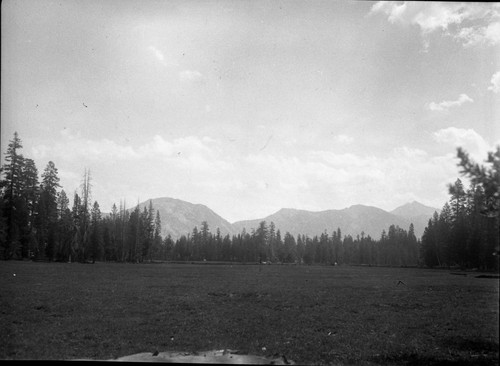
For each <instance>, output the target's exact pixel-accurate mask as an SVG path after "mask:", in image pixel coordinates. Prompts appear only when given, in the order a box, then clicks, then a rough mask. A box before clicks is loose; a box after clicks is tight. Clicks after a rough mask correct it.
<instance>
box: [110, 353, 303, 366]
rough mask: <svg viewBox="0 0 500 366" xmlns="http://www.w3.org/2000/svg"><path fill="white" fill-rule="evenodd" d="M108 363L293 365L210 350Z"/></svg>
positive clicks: (282, 359) (143, 355)
mask: <svg viewBox="0 0 500 366" xmlns="http://www.w3.org/2000/svg"><path fill="white" fill-rule="evenodd" d="M109 361H125V362H165V363H167V362H174V363H220V364H250V365H270V364H272V365H293V364H294V362H293V361H291V360H288V359H287V358H286V357H285V356H281V357H273V358H267V357H263V356H255V355H244V354H239V353H238V351H235V350H212V351H206V352H196V353H188V352H155V353H150V352H145V353H137V354H134V355H130V356H123V357H119V358H117V359H114V360H109Z"/></svg>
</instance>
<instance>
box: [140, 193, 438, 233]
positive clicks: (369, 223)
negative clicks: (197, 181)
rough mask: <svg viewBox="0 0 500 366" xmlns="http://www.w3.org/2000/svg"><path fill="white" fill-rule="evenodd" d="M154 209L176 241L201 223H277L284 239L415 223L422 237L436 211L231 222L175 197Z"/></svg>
mask: <svg viewBox="0 0 500 366" xmlns="http://www.w3.org/2000/svg"><path fill="white" fill-rule="evenodd" d="M151 201H152V203H153V208H154V210H155V211H156V210H158V211H159V212H160V218H161V224H162V236H163V237H166V236H167V235H170V236H171V237H172V238H173V239H174V240H175V239H177V238H179V237H180V236H181V235H187V234H191V233H192V232H193V229H194V227H195V226H196V227H198V229H200V227H201V223H202V222H203V221H206V222H207V224H208V227H209V229H210V231H211V232H212V233H215V232H216V230H217V228H219V229H220V232H221V234H222V235H223V236H224V235H226V234H229V235H236V234H238V233H241V232H242V230H243V229H245V230H246V231H247V232H251V230H252V229H256V228H257V227H258V226H259V223H260V222H261V221H266V222H267V224H270V223H271V222H273V223H274V225H275V227H276V230H278V229H279V230H280V232H281V234H282V237H283V236H284V234H285V233H286V232H289V233H290V234H292V235H294V236H296V235H298V234H304V235H308V236H310V237H313V236H314V235H321V233H323V232H324V231H325V230H326V231H327V233H328V234H329V235H331V233H332V231H333V230H337V228H340V230H341V232H342V235H351V236H353V237H356V236H357V235H361V233H362V232H363V233H364V234H365V236H368V235H369V236H371V237H372V238H373V239H375V240H378V239H380V235H381V233H382V230H385V231H386V232H387V231H388V229H389V226H390V225H397V226H399V227H401V228H402V229H405V230H408V228H409V227H410V224H411V223H413V225H414V228H415V235H416V236H417V238H420V237H421V236H422V234H423V231H424V229H425V227H426V226H427V224H428V221H429V219H430V218H431V217H432V215H433V214H434V212H435V211H439V210H437V209H435V208H432V207H429V206H425V205H423V204H421V203H419V202H416V201H414V202H412V203H407V204H405V205H403V206H400V207H398V208H396V209H394V210H392V211H390V212H388V211H385V210H382V209H380V208H377V207H372V206H364V205H354V206H351V207H349V208H344V209H341V210H326V211H317V212H316V211H306V210H297V209H291V208H283V209H281V210H279V211H278V212H276V213H274V214H272V215H269V216H267V217H263V218H260V219H255V220H245V221H237V222H234V223H232V224H231V223H230V222H229V221H227V220H226V219H224V218H223V217H221V216H220V215H218V214H216V213H215V212H214V211H212V210H211V209H210V208H208V207H207V206H205V205H201V204H193V203H190V202H186V201H182V200H179V199H175V198H169V197H162V198H154V199H151ZM149 202H150V200H148V201H145V202H142V203H140V204H139V208H140V209H141V210H143V209H144V207H148V206H149Z"/></svg>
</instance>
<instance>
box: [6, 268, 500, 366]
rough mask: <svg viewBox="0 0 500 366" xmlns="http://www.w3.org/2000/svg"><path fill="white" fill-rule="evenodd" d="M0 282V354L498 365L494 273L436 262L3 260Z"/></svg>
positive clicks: (19, 356)
mask: <svg viewBox="0 0 500 366" xmlns="http://www.w3.org/2000/svg"><path fill="white" fill-rule="evenodd" d="M14 273H15V274H16V276H13V274H14ZM478 275H480V274H478ZM398 281H403V282H404V283H405V285H398ZM0 288H1V289H2V290H1V291H0V314H1V317H0V329H2V331H1V332H0V358H2V359H37V360H38V359H59V360H68V359H96V360H108V359H115V358H118V357H122V356H126V355H133V354H136V353H144V352H154V351H155V350H158V351H159V352H174V351H175V352H198V351H200V350H207V349H212V350H213V349H236V350H239V351H240V352H242V354H253V355H257V356H263V357H273V356H274V355H280V356H281V355H284V356H285V357H286V358H287V359H291V360H294V361H295V362H296V363H299V364H366V365H373V364H387V363H392V364H409V365H416V364H424V365H426V364H427V365H434V364H442V363H448V364H459V363H467V364H471V365H490V364H493V363H495V364H497V363H498V344H499V334H498V316H499V311H498V293H499V291H498V281H495V280H491V279H477V278H474V277H473V276H450V275H449V272H444V271H432V270H423V269H415V268H376V267H343V266H337V267H333V266H325V267H321V266H317V267H315V266H278V265H276V266H275V265H270V266H259V265H246V266H231V265H222V264H221V265H217V266H210V265H206V264H200V265H196V264H194V265H191V264H154V265H148V264H134V265H133V264H117V263H108V264H106V263H96V264H94V265H88V264H85V265H83V264H76V263H73V264H67V263H32V262H14V261H10V262H2V263H0Z"/></svg>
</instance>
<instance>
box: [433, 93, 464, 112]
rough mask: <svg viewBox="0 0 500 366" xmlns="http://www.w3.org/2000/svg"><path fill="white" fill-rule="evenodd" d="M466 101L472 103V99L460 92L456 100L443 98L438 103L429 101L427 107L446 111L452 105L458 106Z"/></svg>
mask: <svg viewBox="0 0 500 366" xmlns="http://www.w3.org/2000/svg"><path fill="white" fill-rule="evenodd" d="M466 102H469V103H472V102H474V100H473V99H472V98H470V97H469V96H468V95H467V94H460V96H459V97H458V99H457V100H445V101H442V102H440V103H435V102H431V103H429V106H428V107H429V109H430V110H431V111H439V112H443V111H448V110H449V109H450V108H452V107H460V106H461V105H462V104H464V103H466Z"/></svg>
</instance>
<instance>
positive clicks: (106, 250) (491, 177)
mask: <svg viewBox="0 0 500 366" xmlns="http://www.w3.org/2000/svg"><path fill="white" fill-rule="evenodd" d="M21 150H22V142H21V140H20V138H19V136H18V134H17V133H15V134H14V138H13V140H12V141H10V142H9V145H8V148H7V151H6V153H5V161H6V164H5V165H3V166H2V167H1V168H0V169H1V170H0V172H1V173H2V176H3V178H2V179H1V180H0V193H1V198H2V199H1V200H0V256H1V257H2V258H4V259H11V258H16V259H23V258H32V259H44V260H51V261H78V262H88V261H92V262H94V261H119V262H143V261H153V260H163V261H234V262H259V263H267V262H274V263H276V262H279V263H303V264H364V265H385V266H417V265H426V266H429V267H434V266H453V265H459V266H461V267H463V268H482V269H498V256H497V257H495V256H492V255H491V253H493V252H495V250H496V251H498V240H499V239H498V238H499V235H498V234H499V225H498V221H499V220H498V211H499V206H500V205H499V204H498V203H499V189H498V185H499V184H500V183H498V182H500V178H499V173H498V172H499V170H500V169H499V161H500V147H499V148H498V150H497V152H496V153H490V154H489V156H488V160H487V162H488V163H490V164H491V165H492V167H491V168H489V169H488V168H487V167H484V166H481V165H479V164H475V163H474V162H472V160H471V159H470V158H469V156H468V155H467V153H465V152H464V151H463V150H461V149H459V150H458V157H459V158H460V164H459V165H460V166H461V167H462V171H461V173H462V174H463V175H467V176H469V177H470V178H471V183H472V185H471V187H470V188H469V189H468V190H467V191H465V190H464V188H463V185H462V182H461V180H460V179H458V180H457V181H456V182H455V184H454V185H452V186H450V187H449V188H450V189H449V190H450V195H451V198H450V201H449V202H447V203H446V204H445V205H444V207H443V209H442V210H441V212H440V213H439V214H438V213H437V212H436V213H435V214H434V216H433V218H432V219H431V220H429V224H428V226H427V228H426V229H425V231H424V235H423V236H422V240H421V241H420V240H417V238H416V237H415V232H414V227H413V224H411V225H410V226H409V228H408V230H405V229H403V228H400V227H398V226H395V225H391V226H390V227H389V228H388V230H387V231H385V230H384V231H383V232H382V233H381V235H380V238H379V239H378V240H376V239H373V238H371V237H370V236H369V235H368V236H365V234H364V233H363V232H361V233H360V235H357V236H355V237H352V236H351V235H342V232H341V230H340V228H338V229H336V230H333V231H332V232H331V233H328V232H327V231H326V230H325V232H323V233H321V235H316V236H313V237H309V236H305V235H297V236H295V237H294V236H293V235H291V234H290V233H289V232H286V233H284V235H283V234H282V233H281V232H280V230H279V229H276V227H275V225H274V223H273V222H270V223H267V222H266V221H262V222H260V224H259V226H258V227H257V228H255V229H252V230H251V231H250V232H246V230H243V231H242V232H241V233H239V234H237V235H232V236H230V235H224V236H223V235H221V233H220V230H219V228H216V230H215V233H213V232H211V231H210V228H209V226H208V224H207V222H202V223H201V226H200V228H198V227H195V228H193V230H192V232H191V233H187V234H186V235H183V236H181V237H180V238H178V239H176V240H174V239H172V238H171V236H169V235H168V236H167V237H165V238H162V236H161V218H160V214H159V212H158V211H157V210H156V211H155V210H154V208H153V205H152V202H151V201H150V202H149V207H146V206H145V207H143V209H142V210H141V209H140V208H139V205H137V206H136V207H135V208H134V209H127V207H126V202H120V204H119V207H117V206H116V204H113V206H112V208H111V212H110V213H109V214H106V215H103V214H102V213H101V209H100V206H99V204H98V202H97V201H94V202H92V200H91V196H92V192H91V191H92V184H91V174H90V171H88V170H85V171H84V174H83V178H82V183H81V186H80V187H79V188H80V190H79V191H78V192H77V191H75V192H74V194H73V204H72V206H71V207H70V201H69V198H68V196H67V194H66V192H65V191H64V189H62V187H61V186H60V184H59V177H58V170H57V168H56V167H55V164H54V163H53V162H52V161H49V162H48V163H47V166H46V167H45V169H44V171H43V172H42V174H41V181H39V177H38V170H37V168H36V166H35V163H34V161H33V160H32V159H29V158H26V157H24V156H23V154H22V153H21Z"/></svg>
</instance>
